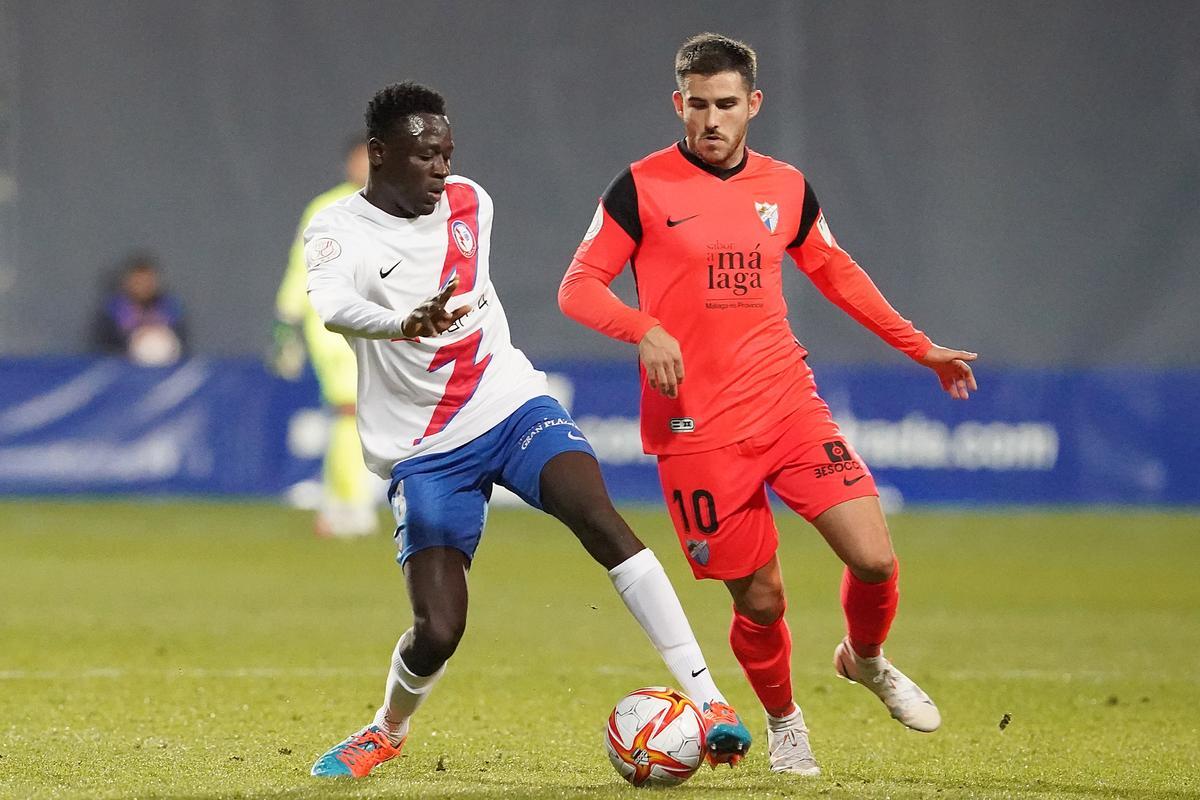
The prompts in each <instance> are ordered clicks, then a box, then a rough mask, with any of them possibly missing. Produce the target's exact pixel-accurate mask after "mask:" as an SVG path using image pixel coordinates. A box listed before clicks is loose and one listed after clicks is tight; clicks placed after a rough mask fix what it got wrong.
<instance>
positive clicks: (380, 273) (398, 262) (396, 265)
mask: <svg viewBox="0 0 1200 800" xmlns="http://www.w3.org/2000/svg"><path fill="white" fill-rule="evenodd" d="M403 260H404V259H403V258H402V259H400V261H403ZM400 261H397V262H396V263H395V264H392V265H391V266H390V267H388V271H387V272H384V271H383V267H380V268H379V277H381V278H386V277H387V276H388V275H391V274H392V270H394V269H395V268H396V267H398V266H400Z"/></svg>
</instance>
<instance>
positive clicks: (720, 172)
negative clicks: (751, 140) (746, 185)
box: [675, 139, 750, 181]
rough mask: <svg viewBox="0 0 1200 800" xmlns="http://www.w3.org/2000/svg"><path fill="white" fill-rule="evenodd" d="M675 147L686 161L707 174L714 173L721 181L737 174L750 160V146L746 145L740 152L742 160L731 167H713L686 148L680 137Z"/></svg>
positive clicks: (685, 143)
mask: <svg viewBox="0 0 1200 800" xmlns="http://www.w3.org/2000/svg"><path fill="white" fill-rule="evenodd" d="M675 147H676V148H678V149H679V154H680V155H681V156H683V157H684V158H686V159H687V160H688V161H690V162H691V163H692V164H694V165H695V166H697V167H699V168H700V169H702V170H704V171H705V172H707V173H708V174H709V175H714V176H716V177H718V178H720V179H721V180H723V181H727V180H729V179H730V178H732V177H733V176H734V175H737V174H738V173H739V172H741V171H742V170H744V169H745V168H746V163H747V162H748V161H749V160H750V148H749V147H747V148H746V149H745V151H744V152H743V153H742V160H741V161H739V162H738V163H737V164H736V165H734V166H732V167H714V166H713V165H712V164H709V163H708V162H707V161H705V160H704V159H702V158H700V156H698V155H696V154H695V153H693V152H692V151H691V150H688V148H687V140H686V139H680V140H679V141H678V142H677V143H676V144H675Z"/></svg>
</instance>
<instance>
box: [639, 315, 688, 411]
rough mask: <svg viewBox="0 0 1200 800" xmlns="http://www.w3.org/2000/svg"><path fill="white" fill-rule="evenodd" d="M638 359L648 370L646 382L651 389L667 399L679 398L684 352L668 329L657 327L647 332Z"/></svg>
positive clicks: (640, 346) (640, 345)
mask: <svg viewBox="0 0 1200 800" xmlns="http://www.w3.org/2000/svg"><path fill="white" fill-rule="evenodd" d="M638 358H640V359H641V360H642V366H643V367H645V368H646V380H648V381H649V382H650V388H651V389H656V390H658V391H659V392H661V393H663V394H664V395H666V396H667V397H672V398H674V397H678V396H679V384H681V383H683V352H682V351H680V349H679V342H678V341H677V340H676V339H675V337H674V336H672V335H671V334H669V333H667V330H666V328H664V327H663V326H662V325H655V326H654V327H653V328H651V329H650V330H648V331H646V335H645V336H643V337H642V340H641V341H640V342H638Z"/></svg>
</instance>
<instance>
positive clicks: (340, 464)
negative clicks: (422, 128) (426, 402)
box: [272, 134, 379, 536]
mask: <svg viewBox="0 0 1200 800" xmlns="http://www.w3.org/2000/svg"><path fill="white" fill-rule="evenodd" d="M345 155H346V180H345V181H344V182H342V183H339V184H338V185H337V186H335V187H333V188H332V189H330V190H329V191H327V192H325V193H323V194H320V195H318V196H317V197H316V198H314V199H313V201H312V202H311V203H309V204H308V207H307V208H305V209H304V214H303V216H301V217H300V224H299V226H298V227H297V233H296V238H295V240H294V242H293V243H292V249H291V254H290V255H289V257H288V265H287V272H286V273H284V276H283V283H281V284H280V286H279V293H278V294H277V295H276V297H275V348H274V354H273V358H272V362H273V364H272V366H273V367H274V369H275V372H276V373H278V374H279V375H280V376H281V377H284V378H287V379H289V380H296V379H297V378H299V377H300V373H301V372H302V371H303V369H304V360H305V356H306V354H307V357H308V358H309V359H311V360H312V365H313V371H314V372H316V375H317V382H318V383H319V384H320V387H321V399H322V401H324V403H325V405H326V406H327V407H328V408H329V409H330V410H331V411H332V412H333V423H332V425H331V426H330V430H329V440H328V442H327V444H326V447H325V462H324V465H323V468H322V483H323V489H324V492H323V497H322V500H321V507H320V510H319V511H318V512H317V519H316V532H317V535H318V536H361V535H366V534H370V533H374V532H375V531H376V530H377V528H378V524H379V520H378V517H377V515H376V508H375V506H376V501H377V499H378V498H376V497H375V496H374V492H372V490H371V485H372V481H373V476H372V475H371V474H370V473H369V472H368V471H367V468H366V465H365V464H363V457H362V445H361V444H360V443H359V440H358V430H357V429H356V427H355V422H354V409H355V392H356V389H357V381H358V373H357V370H356V368H355V364H354V351H353V350H351V349H350V346H349V345H348V344H347V343H346V340H345V339H344V338H343V337H342V336H341V334H337V333H333V332H331V331H328V330H326V329H325V325H324V323H322V322H321V319H320V317H318V316H317V314H316V312H315V311H313V308H312V305H311V304H310V303H309V302H308V287H307V283H308V274H307V268H306V266H305V263H304V239H303V237H302V236H301V233H302V232H303V231H304V229H305V228H306V227H308V223H309V220H311V219H312V218H313V215H314V214H316V213H317V212H318V211H320V210H321V209H323V208H325V207H326V206H329V205H332V204H333V203H335V202H337V201H338V200H341V199H342V198H344V197H347V196H349V195H351V194H353V193H354V192H356V191H358V190H359V189H361V188H362V187H363V186H364V185H365V184H366V182H367V142H366V138H365V136H363V135H361V134H360V135H357V136H355V137H354V138H352V139H350V140H349V141H348V142H347V147H346V151H345Z"/></svg>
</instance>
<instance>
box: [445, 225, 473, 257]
mask: <svg viewBox="0 0 1200 800" xmlns="http://www.w3.org/2000/svg"><path fill="white" fill-rule="evenodd" d="M450 235H451V236H453V237H454V243H455V244H456V245H458V252H460V253H462V254H463V258H470V257H471V256H473V255H475V234H473V233H471V226H470V225H468V224H467V223H465V222H463V221H462V220H461V219H456V220H454V222H453V223H452V224H451V225H450Z"/></svg>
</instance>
